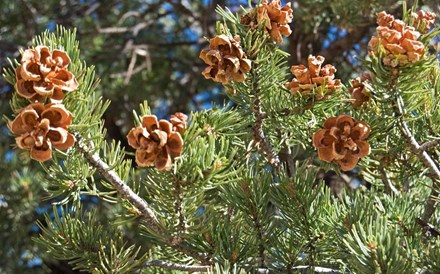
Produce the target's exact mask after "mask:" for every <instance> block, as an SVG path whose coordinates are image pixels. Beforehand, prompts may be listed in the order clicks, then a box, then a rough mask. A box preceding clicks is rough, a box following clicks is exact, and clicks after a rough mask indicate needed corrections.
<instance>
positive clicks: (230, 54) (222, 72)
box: [200, 34, 251, 84]
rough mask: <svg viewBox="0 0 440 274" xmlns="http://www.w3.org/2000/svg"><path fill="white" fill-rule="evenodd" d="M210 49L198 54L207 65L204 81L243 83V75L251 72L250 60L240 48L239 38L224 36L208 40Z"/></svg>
mask: <svg viewBox="0 0 440 274" xmlns="http://www.w3.org/2000/svg"><path fill="white" fill-rule="evenodd" d="M209 46H210V48H211V49H204V50H202V51H201V52H200V58H201V59H202V60H203V61H205V63H206V64H208V65H209V67H207V68H206V69H205V70H204V71H203V72H202V74H203V76H205V78H206V79H213V80H214V81H216V82H220V83H222V84H227V83H228V82H229V81H230V80H233V81H236V82H243V81H244V80H245V78H246V76H245V73H246V72H248V71H250V70H251V60H249V59H247V56H246V54H245V53H244V51H243V49H242V48H241V46H240V37H239V36H235V37H234V38H231V37H228V36H226V35H224V34H222V35H218V36H216V37H214V38H212V39H211V40H209Z"/></svg>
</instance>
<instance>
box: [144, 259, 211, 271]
mask: <svg viewBox="0 0 440 274" xmlns="http://www.w3.org/2000/svg"><path fill="white" fill-rule="evenodd" d="M145 266H146V267H162V268H166V269H171V270H180V271H186V272H208V271H209V270H210V267H209V266H203V265H181V264H175V263H169V262H164V261H158V260H155V261H150V262H146V263H145Z"/></svg>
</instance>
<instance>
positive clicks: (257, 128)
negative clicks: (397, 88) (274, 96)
mask: <svg viewBox="0 0 440 274" xmlns="http://www.w3.org/2000/svg"><path fill="white" fill-rule="evenodd" d="M256 70H258V67H257V66H256V65H254V68H253V69H252V71H253V72H254V73H253V74H254V76H255V78H257V76H256V73H255V71H256ZM257 81H258V80H257V79H254V81H253V91H254V95H253V99H254V100H253V102H252V111H253V112H254V114H255V125H254V126H253V133H254V141H255V143H256V144H257V145H259V147H260V148H261V150H262V151H263V153H264V154H265V155H266V159H267V161H268V162H269V163H270V164H271V165H272V166H273V167H278V166H279V165H280V159H279V157H278V155H277V154H276V153H275V152H274V151H273V148H272V146H271V144H270V143H269V141H268V140H267V138H266V136H265V134H264V131H263V121H264V119H265V118H266V113H265V112H264V111H263V108H262V107H261V101H260V97H259V94H260V88H259V86H258V83H256V82H257Z"/></svg>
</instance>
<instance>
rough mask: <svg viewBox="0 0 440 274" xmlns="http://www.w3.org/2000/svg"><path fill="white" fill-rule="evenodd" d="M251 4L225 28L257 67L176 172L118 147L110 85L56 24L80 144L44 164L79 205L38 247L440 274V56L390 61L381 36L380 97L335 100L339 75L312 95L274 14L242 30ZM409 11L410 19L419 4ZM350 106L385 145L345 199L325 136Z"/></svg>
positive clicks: (153, 259)
mask: <svg viewBox="0 0 440 274" xmlns="http://www.w3.org/2000/svg"><path fill="white" fill-rule="evenodd" d="M253 8H257V7H256V6H254V7H252V5H251V3H250V4H249V8H243V9H242V13H241V14H233V13H232V12H231V11H230V10H228V9H226V8H225V9H224V8H221V7H219V8H218V9H217V12H218V13H219V14H220V15H221V16H222V18H223V21H222V22H218V23H217V35H225V36H227V37H235V36H239V37H240V39H241V40H240V46H241V47H242V49H243V51H244V53H245V54H246V55H247V58H249V60H250V61H251V64H252V65H251V67H252V68H251V70H250V71H249V72H248V73H247V74H246V77H245V79H244V81H241V82H240V81H233V80H232V79H229V80H230V81H228V83H227V84H225V87H226V90H227V92H228V96H229V98H230V99H231V101H232V102H233V104H226V105H224V106H216V107H213V108H212V109H211V110H205V111H200V112H193V113H191V115H190V120H189V124H188V128H187V129H186V131H185V132H184V133H183V142H184V146H183V152H182V154H181V155H180V156H178V157H175V158H174V159H173V165H172V168H171V169H170V170H168V171H162V170H161V171H160V170H158V169H156V168H154V167H151V168H135V167H134V163H133V161H132V159H131V157H132V156H133V154H132V153H131V152H126V151H125V150H124V149H123V148H122V146H121V145H120V144H119V143H118V142H115V141H108V140H106V138H105V136H106V131H105V128H104V125H103V120H102V117H103V115H104V113H105V110H106V109H107V107H108V106H109V104H110V102H108V101H106V102H104V101H103V100H102V98H101V96H100V94H99V92H97V86H98V84H99V79H98V78H97V77H96V76H95V72H94V67H93V66H88V65H87V64H86V63H85V62H84V61H83V60H81V59H80V54H79V50H78V42H77V41H76V40H75V31H69V30H66V29H64V28H62V27H58V28H57V30H56V31H55V32H54V33H50V32H45V33H43V34H42V35H40V36H38V37H37V38H35V39H34V41H33V46H34V47H36V46H39V45H45V46H48V47H49V48H50V49H51V50H54V49H61V50H64V51H66V52H67V54H68V55H69V56H70V58H71V65H70V66H69V70H70V71H71V72H72V73H73V74H74V75H75V77H76V79H77V80H78V82H79V86H78V90H76V91H75V92H69V93H68V94H66V97H65V98H64V99H63V104H64V105H65V107H66V108H67V109H68V110H69V111H70V112H71V113H72V115H73V121H72V125H71V126H70V127H69V131H70V132H71V133H72V134H74V136H75V138H76V143H75V145H74V146H73V147H72V148H70V149H68V150H67V151H59V150H55V151H54V153H53V156H52V159H51V160H50V161H47V162H44V163H42V164H41V165H42V167H43V170H44V171H45V173H46V174H47V177H46V178H47V179H46V180H45V181H44V182H43V184H44V185H45V186H46V189H47V191H48V193H49V195H50V196H49V197H50V198H57V199H58V203H59V204H65V207H62V208H61V209H60V210H59V212H58V209H57V208H54V211H55V216H54V218H50V216H47V217H46V218H45V221H44V222H40V223H39V226H40V229H41V231H42V232H41V235H40V237H38V238H36V239H35V241H36V242H37V243H38V244H40V245H42V246H43V247H45V249H46V250H47V253H48V254H49V255H50V256H53V257H54V258H56V259H59V260H65V261H68V262H69V264H71V265H72V266H73V267H74V269H79V270H82V271H87V272H90V273H153V272H154V273H156V272H157V273H181V271H189V272H195V271H199V272H210V273H294V272H301V271H303V270H305V271H310V272H313V271H319V269H320V268H322V267H325V268H330V269H333V270H334V271H341V272H344V273H349V272H350V273H415V272H417V271H422V272H423V273H436V272H438V271H439V269H440V265H439V263H438V262H439V261H440V253H439V251H438V250H439V246H440V242H439V241H440V240H439V233H438V226H439V220H440V212H439V211H438V210H436V207H435V206H436V203H437V201H438V199H439V197H440V196H439V195H438V193H439V192H440V171H439V166H440V159H439V155H440V150H439V147H440V146H439V145H438V144H439V139H440V127H439V125H440V99H439V98H440V68H439V61H438V59H436V56H435V55H434V54H431V53H430V52H429V51H428V50H425V51H424V52H423V55H422V57H421V58H420V60H419V61H417V62H414V63H408V64H407V65H402V66H396V67H389V66H386V65H385V64H384V62H383V57H384V56H385V54H386V50H385V48H383V47H381V46H380V45H379V46H378V49H375V50H377V52H378V54H377V55H370V56H369V57H368V58H365V60H363V64H364V66H365V69H366V70H368V71H370V75H371V80H370V81H369V82H368V84H366V87H367V89H368V90H369V93H370V94H369V97H370V101H369V102H368V103H367V104H366V106H364V107H362V108H359V109H356V108H353V107H352V105H351V103H352V101H353V99H351V98H350V96H349V93H348V92H347V90H348V84H347V85H346V86H343V87H341V88H340V89H338V90H337V91H336V92H334V93H332V94H330V96H327V92H328V86H327V84H328V82H326V81H327V80H326V81H324V84H323V85H320V86H315V87H314V88H313V89H312V91H311V94H309V95H307V94H297V95H294V94H292V93H291V92H290V90H289V88H288V87H287V85H286V83H287V82H289V81H290V80H291V78H292V76H291V75H290V73H288V69H289V67H288V66H287V61H286V60H287V59H286V58H287V57H288V56H289V54H288V53H286V52H284V51H282V50H281V49H280V48H279V47H278V46H277V45H276V44H274V43H273V42H272V41H271V36H270V35H269V34H268V33H267V31H266V28H265V24H264V23H265V22H264V21H263V23H260V24H257V26H249V25H246V24H245V23H242V18H241V16H242V15H243V14H247V13H248V12H249V11H250V10H251V9H253ZM403 9H404V12H403V20H404V21H405V22H406V23H407V24H408V25H412V24H413V23H414V22H413V21H412V20H413V19H412V17H411V16H410V14H411V12H413V11H415V7H414V8H412V9H410V10H407V8H406V6H405V5H404V8H403ZM439 33H440V30H439V29H438V28H437V29H434V30H431V31H430V32H428V33H427V34H424V35H422V36H421V38H420V39H419V41H421V42H422V43H424V45H425V47H426V48H428V46H429V45H428V44H429V42H430V40H431V39H432V38H433V37H435V36H436V35H439ZM18 65H19V63H18V62H15V61H11V67H10V68H8V69H6V70H5V78H6V80H7V81H8V82H10V83H11V84H15V82H16V78H15V70H16V68H17V66H18ZM295 65H296V64H295ZM322 98H324V99H322ZM28 104H29V102H28V101H27V100H26V99H24V98H22V97H20V96H19V95H18V94H15V95H14V97H13V99H12V100H11V108H12V110H13V111H14V113H15V115H16V116H17V115H18V114H19V113H20V112H21V111H22V109H23V108H24V107H25V106H26V105H28ZM139 113H140V115H138V114H137V112H136V110H135V111H134V112H133V114H134V119H133V120H134V123H133V125H134V127H137V126H142V124H143V123H142V119H143V117H145V116H146V115H150V114H153V113H151V110H150V109H149V107H148V103H147V102H145V103H144V104H142V105H141V106H140V109H139ZM341 114H346V115H350V116H352V117H353V118H354V120H356V121H365V122H367V123H368V124H369V125H370V127H371V134H370V136H369V137H368V142H369V143H370V145H371V148H372V149H371V153H370V154H369V156H367V157H365V158H362V159H361V160H360V162H359V163H358V165H357V169H356V172H355V173H356V176H357V177H360V178H364V179H365V180H367V181H368V182H369V183H370V184H371V185H372V186H371V188H370V189H366V188H364V187H363V186H362V187H360V188H359V189H356V190H349V189H346V190H343V191H342V192H341V193H338V194H337V195H333V194H332V192H331V190H330V189H329V188H328V187H327V186H325V184H324V182H323V180H321V179H319V176H318V174H319V173H320V172H321V171H322V170H326V171H327V170H335V171H336V173H337V174H339V175H340V176H341V177H342V178H346V177H347V174H344V173H343V172H341V171H340V170H339V167H338V165H337V164H335V163H325V162H324V161H322V160H321V155H320V154H317V153H316V151H315V148H314V147H313V145H312V141H311V136H312V135H313V134H314V133H315V132H317V131H318V130H320V129H321V128H322V125H323V124H324V122H325V121H326V120H327V119H328V118H330V117H336V116H338V115H341ZM13 119H14V117H9V121H11V120H13ZM325 123H328V122H325ZM324 127H325V124H324ZM344 130H345V129H344ZM135 157H138V155H137V154H136V156H135ZM344 176H345V177H344ZM352 180H354V179H352ZM348 181H350V178H349V180H348ZM347 183H349V182H347ZM86 196H95V197H98V198H99V199H101V200H102V203H104V204H106V205H107V206H115V207H118V206H119V207H123V208H124V213H123V214H120V215H117V216H116V214H115V216H113V218H114V219H113V220H116V219H117V220H118V221H117V222H114V223H102V220H99V218H97V217H96V210H98V209H92V210H90V209H88V208H85V207H84V205H83V203H82V200H83V199H84V198H85V197H86ZM0 201H1V200H0ZM135 226H136V227H137V228H138V229H139V233H140V234H142V235H143V236H144V238H145V239H146V242H147V244H146V245H145V246H143V245H141V244H138V243H129V242H128V241H127V240H126V239H124V233H127V232H124V228H125V230H127V229H130V228H133V227H135Z"/></svg>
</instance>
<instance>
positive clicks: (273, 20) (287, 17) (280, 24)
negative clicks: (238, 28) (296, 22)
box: [241, 0, 293, 43]
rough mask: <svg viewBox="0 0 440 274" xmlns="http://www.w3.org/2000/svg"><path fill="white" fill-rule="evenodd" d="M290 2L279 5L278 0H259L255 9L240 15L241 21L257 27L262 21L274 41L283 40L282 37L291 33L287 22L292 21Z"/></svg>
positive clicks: (279, 41)
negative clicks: (259, 2)
mask: <svg viewBox="0 0 440 274" xmlns="http://www.w3.org/2000/svg"><path fill="white" fill-rule="evenodd" d="M290 5H291V4H290V2H289V3H287V4H286V5H285V6H284V7H281V1H280V0H272V1H271V2H270V3H269V1H268V0H263V1H261V4H259V5H258V6H257V7H256V8H255V9H252V10H251V11H250V12H249V14H246V15H244V16H243V17H242V19H241V23H242V24H245V25H250V26H251V27H254V28H255V27H257V26H258V25H260V24H261V23H263V22H264V24H265V29H266V30H267V32H269V35H270V37H271V39H272V41H273V42H274V43H281V42H283V37H282V36H286V37H288V36H289V35H290V34H292V30H291V29H290V26H289V24H290V23H292V19H293V11H292V8H291V6H290Z"/></svg>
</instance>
